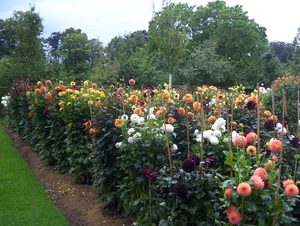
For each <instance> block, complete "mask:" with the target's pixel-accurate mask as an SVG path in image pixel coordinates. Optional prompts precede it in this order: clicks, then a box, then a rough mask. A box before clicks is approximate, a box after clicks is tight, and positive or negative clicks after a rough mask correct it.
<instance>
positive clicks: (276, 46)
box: [269, 41, 295, 63]
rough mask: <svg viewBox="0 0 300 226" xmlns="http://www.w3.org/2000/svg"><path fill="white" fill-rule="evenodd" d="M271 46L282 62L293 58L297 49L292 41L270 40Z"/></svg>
mask: <svg viewBox="0 0 300 226" xmlns="http://www.w3.org/2000/svg"><path fill="white" fill-rule="evenodd" d="M269 46H270V47H271V48H272V50H273V51H274V54H275V56H276V57H277V58H278V59H279V60H280V62H282V63H286V62H287V61H288V60H289V59H291V58H292V55H293V53H294V51H295V46H294V45H293V44H292V43H285V42H278V41H275V42H270V44H269Z"/></svg>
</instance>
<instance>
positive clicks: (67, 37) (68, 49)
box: [59, 27, 91, 79]
mask: <svg viewBox="0 0 300 226" xmlns="http://www.w3.org/2000/svg"><path fill="white" fill-rule="evenodd" d="M59 51H60V52H61V54H62V57H63V59H62V61H63V65H64V69H65V71H67V72H68V73H71V74H73V75H79V74H84V73H87V72H88V71H89V70H90V69H91V66H90V64H89V60H90V54H91V49H90V41H89V40H88V37H87V35H86V34H85V33H81V29H77V30H75V29H74V28H72V27H71V28H68V29H66V30H65V31H64V32H63V33H62V44H61V46H60V47H59ZM78 79H83V78H80V77H79V78H78Z"/></svg>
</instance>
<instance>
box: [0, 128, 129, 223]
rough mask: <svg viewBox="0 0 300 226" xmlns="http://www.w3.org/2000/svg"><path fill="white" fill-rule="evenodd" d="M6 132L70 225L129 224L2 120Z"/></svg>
mask: <svg viewBox="0 0 300 226" xmlns="http://www.w3.org/2000/svg"><path fill="white" fill-rule="evenodd" d="M2 125H3V127H4V129H5V130H6V132H7V134H8V135H9V137H10V138H11V140H12V142H13V143H14V144H15V146H16V148H17V149H18V150H19V152H20V154H21V155H22V157H23V158H24V160H25V161H26V162H27V165H28V166H29V167H30V169H31V171H32V172H33V174H34V175H35V177H36V178H37V179H38V180H39V181H40V182H41V184H42V185H43V187H44V188H45V190H46V192H47V193H48V195H49V197H50V198H51V200H53V202H54V203H55V205H56V206H57V207H58V208H59V209H60V211H61V213H62V214H63V216H64V217H65V218H66V219H67V221H68V222H69V223H70V225H71V226H102V225H103V226H130V225H131V224H132V222H133V221H132V219H131V218H124V217H122V216H121V215H114V216H111V215H108V214H107V213H106V212H105V210H103V209H102V208H101V202H98V201H97V200H98V198H99V196H98V194H97V192H98V191H97V189H95V188H93V187H92V186H90V185H80V184H77V183H75V182H74V178H73V176H72V175H66V174H61V173H59V171H55V170H54V167H53V166H50V165H48V164H47V162H46V161H45V160H41V158H40V155H39V154H38V153H37V152H35V151H34V150H33V149H32V147H31V146H29V145H28V144H26V143H25V142H24V141H23V140H22V138H20V137H19V136H18V134H17V133H15V132H11V131H10V130H9V129H8V128H7V126H6V124H5V123H2Z"/></svg>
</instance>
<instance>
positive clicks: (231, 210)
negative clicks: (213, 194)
mask: <svg viewBox="0 0 300 226" xmlns="http://www.w3.org/2000/svg"><path fill="white" fill-rule="evenodd" d="M233 211H238V210H237V209H236V206H229V207H228V209H227V210H226V215H227V217H228V216H229V214H231V213H232V212H233Z"/></svg>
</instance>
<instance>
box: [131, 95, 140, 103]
mask: <svg viewBox="0 0 300 226" xmlns="http://www.w3.org/2000/svg"><path fill="white" fill-rule="evenodd" d="M129 100H130V101H132V102H134V103H137V102H138V100H139V98H138V97H137V96H136V95H131V96H130V97H129Z"/></svg>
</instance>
